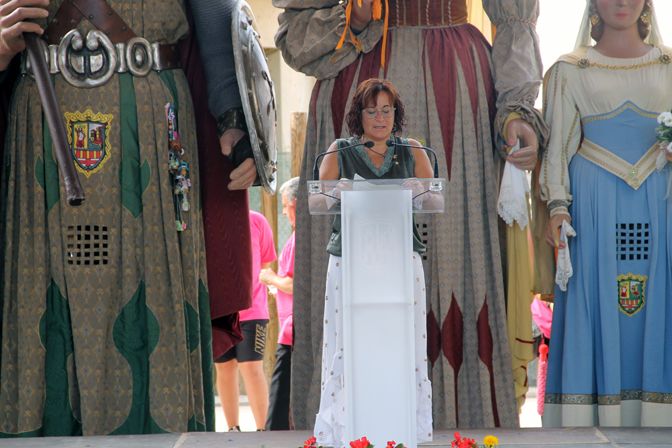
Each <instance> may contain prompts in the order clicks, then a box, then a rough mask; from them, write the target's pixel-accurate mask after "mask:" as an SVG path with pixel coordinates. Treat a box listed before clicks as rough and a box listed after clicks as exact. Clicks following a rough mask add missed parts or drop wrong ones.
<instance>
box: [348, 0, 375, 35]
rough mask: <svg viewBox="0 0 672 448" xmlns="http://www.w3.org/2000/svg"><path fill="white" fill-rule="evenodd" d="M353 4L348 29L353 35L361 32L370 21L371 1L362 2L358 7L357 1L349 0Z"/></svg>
mask: <svg viewBox="0 0 672 448" xmlns="http://www.w3.org/2000/svg"><path fill="white" fill-rule="evenodd" d="M349 1H351V2H352V3H353V5H352V15H351V16H350V28H351V29H352V31H354V32H355V33H359V32H360V31H362V30H363V29H364V28H366V26H367V25H368V24H369V22H370V21H371V16H372V5H373V0H362V6H361V7H360V6H359V1H358V0H349Z"/></svg>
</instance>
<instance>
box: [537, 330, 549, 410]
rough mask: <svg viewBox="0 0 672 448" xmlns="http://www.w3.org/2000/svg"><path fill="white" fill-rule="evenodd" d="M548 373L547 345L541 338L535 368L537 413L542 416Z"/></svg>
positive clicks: (542, 337)
mask: <svg viewBox="0 0 672 448" xmlns="http://www.w3.org/2000/svg"><path fill="white" fill-rule="evenodd" d="M547 372H548V345H546V339H545V338H544V336H543V335H542V336H541V344H539V365H538V367H537V412H538V413H539V415H544V399H545V398H546V373H547Z"/></svg>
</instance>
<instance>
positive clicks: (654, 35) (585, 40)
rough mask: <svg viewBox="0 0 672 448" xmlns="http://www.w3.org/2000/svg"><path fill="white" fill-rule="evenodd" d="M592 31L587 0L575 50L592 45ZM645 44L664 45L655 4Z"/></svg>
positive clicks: (588, 1)
mask: <svg viewBox="0 0 672 448" xmlns="http://www.w3.org/2000/svg"><path fill="white" fill-rule="evenodd" d="M668 1H669V0H668ZM591 29H592V25H591V23H590V0H586V11H585V12H584V13H583V19H582V21H581V28H579V35H578V36H577V38H576V44H575V45H574V49H575V50H578V49H579V48H581V47H587V46H589V45H592V42H593V40H592V38H591V37H590V31H591ZM644 42H646V43H647V44H650V45H654V46H657V45H662V43H663V40H662V38H661V36H660V30H659V29H658V21H657V20H656V10H655V8H654V6H653V2H652V5H651V31H650V32H649V35H648V37H647V38H646V39H644Z"/></svg>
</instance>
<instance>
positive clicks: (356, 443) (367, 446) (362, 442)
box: [303, 436, 404, 448]
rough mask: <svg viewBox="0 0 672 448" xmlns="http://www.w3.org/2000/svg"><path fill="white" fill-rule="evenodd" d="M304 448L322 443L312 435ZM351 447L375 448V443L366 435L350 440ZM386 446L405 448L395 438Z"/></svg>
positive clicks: (314, 447)
mask: <svg viewBox="0 0 672 448" xmlns="http://www.w3.org/2000/svg"><path fill="white" fill-rule="evenodd" d="M303 448H322V446H321V445H318V444H317V439H316V438H315V436H312V437H310V438H309V439H307V440H306V441H305V442H303ZM350 448H373V445H372V444H371V442H369V440H368V439H367V438H366V437H362V438H361V439H357V440H353V441H352V442H350ZM385 448H404V444H403V443H397V442H395V441H394V440H390V441H388V442H387V444H386V445H385Z"/></svg>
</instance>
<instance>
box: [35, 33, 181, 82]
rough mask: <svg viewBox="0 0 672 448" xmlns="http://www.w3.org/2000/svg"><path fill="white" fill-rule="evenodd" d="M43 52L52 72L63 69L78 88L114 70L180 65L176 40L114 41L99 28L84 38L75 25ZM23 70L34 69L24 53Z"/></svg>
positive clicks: (137, 70)
mask: <svg viewBox="0 0 672 448" xmlns="http://www.w3.org/2000/svg"><path fill="white" fill-rule="evenodd" d="M44 56H45V59H46V61H47V64H48V66H49V72H50V73H51V74H56V73H60V74H61V75H63V78H64V79H65V80H66V81H67V82H68V83H69V84H71V85H73V86H75V87H79V88H92V87H98V86H101V85H103V84H105V83H106V82H107V81H109V80H110V78H112V75H114V73H115V72H116V73H126V72H130V73H131V74H133V75H134V76H147V75H148V74H149V72H151V71H152V70H156V71H161V70H169V69H174V68H179V67H180V55H179V52H178V47H177V45H176V44H160V43H150V42H149V41H148V40H147V39H145V38H143V37H137V36H136V37H132V38H130V39H128V40H127V41H126V42H119V43H116V44H115V43H113V42H112V40H111V39H110V38H109V37H108V36H107V35H106V34H105V33H103V32H102V31H100V30H91V31H89V32H88V33H87V35H86V38H84V37H83V36H82V34H81V33H80V32H79V30H77V29H72V30H70V31H69V32H67V33H66V34H65V35H64V36H63V38H62V39H61V41H60V43H59V44H58V45H54V44H52V45H49V46H48V47H44ZM22 71H23V73H32V71H31V68H30V63H29V62H28V60H27V58H25V57H24V59H23V64H22Z"/></svg>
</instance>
